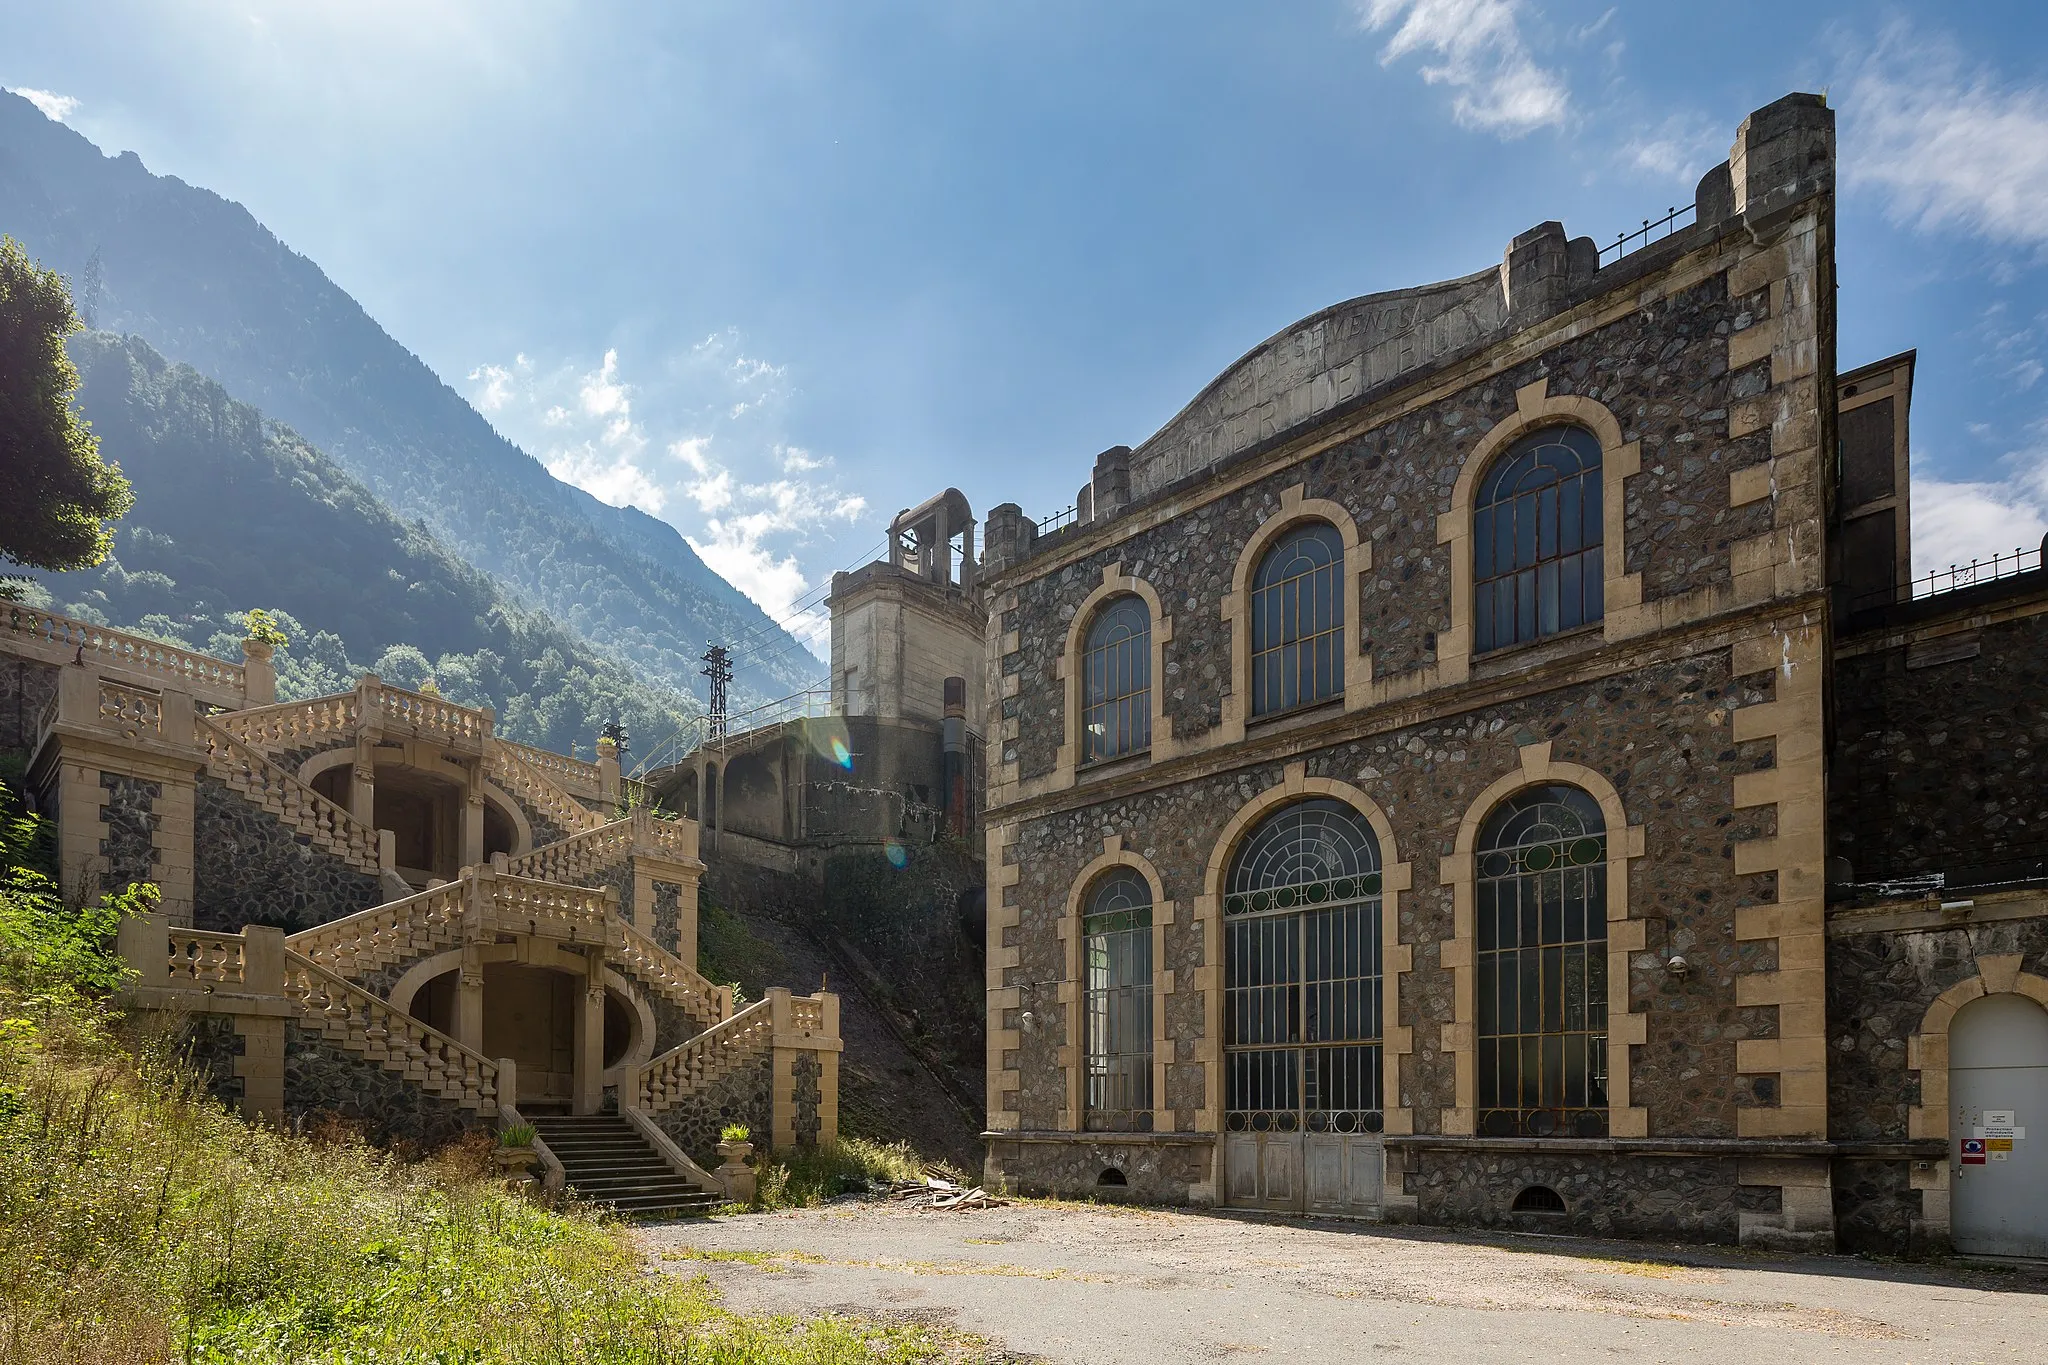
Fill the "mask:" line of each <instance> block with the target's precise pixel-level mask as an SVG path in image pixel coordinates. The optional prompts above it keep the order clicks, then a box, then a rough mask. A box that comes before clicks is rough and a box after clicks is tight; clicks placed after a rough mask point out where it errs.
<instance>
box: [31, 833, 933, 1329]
mask: <svg viewBox="0 0 2048 1365" xmlns="http://www.w3.org/2000/svg"><path fill="white" fill-rule="evenodd" d="M39 838H40V835H39V831H38V829H37V827H36V822H35V821H33V820H31V819H27V818H25V817H22V816H19V815H16V814H14V813H13V808H12V806H11V805H10V806H7V807H5V808H0V859H4V864H0V873H4V881H0V908H4V913H0V1265H5V1266H6V1267H7V1273H6V1274H5V1275H0V1361H5V1362H8V1365H13V1362H24V1365H26V1362H44V1361H49V1362H59V1361H63V1362H70V1361H83V1360H90V1361H95V1362H99V1361H106V1362H123V1363H124V1365H125V1363H126V1362H136V1363H137V1365H140V1363H141V1362H152V1363H154V1362H169V1361H173V1360H181V1361H185V1362H188V1363H190V1365H196V1363H198V1362H207V1363H208V1365H226V1362H230V1361H233V1362H246V1363H247V1365H288V1363H296V1362H317V1363H320V1365H371V1363H372V1362H394V1363H395V1362H436V1363H437V1365H447V1363H450V1362H462V1363H463V1365H488V1363H489V1362H527V1361H592V1362H608V1363H610V1365H657V1363H659V1365H669V1363H670V1362H682V1361H690V1362H698V1363H699V1365H827V1362H849V1363H850V1365H881V1363H884V1362H886V1363H889V1365H898V1363H900V1365H908V1363H909V1362H915V1361H927V1360H933V1359H936V1358H939V1354H940V1352H941V1350H942V1349H945V1348H946V1347H947V1345H948V1343H944V1342H941V1341H938V1340H936V1339H935V1338H934V1337H933V1335H932V1334H931V1333H929V1332H927V1331H924V1330H922V1329H919V1328H916V1327H911V1326H893V1327H892V1326H880V1325H874V1324H868V1323H862V1322H858V1321H850V1320H847V1319H844V1318H818V1319H810V1320H805V1321H801V1322H798V1321H793V1320H790V1319H786V1318H760V1319H755V1318H747V1317H743V1316H740V1315H738V1314H735V1313H731V1312H728V1311H726V1310H724V1309H722V1308H720V1307H719V1306H718V1304H717V1301H716V1299H715V1297H714V1295H713V1294H712V1292H711V1291H710V1289H709V1288H708V1286H707V1285H706V1283H705V1282H704V1281H703V1280H702V1279H692V1280H685V1279H682V1278H680V1277H676V1276H671V1275H665V1274H650V1273H647V1267H646V1266H645V1265H644V1263H643V1260H642V1258H641V1256H640V1255H639V1253H638V1252H637V1251H636V1249H635V1247H634V1245H633V1243H632V1241H631V1239H630V1237H629V1236H628V1234H627V1233H626V1231H625V1230H624V1229H623V1228H622V1227H620V1226H618V1225H616V1224H610V1223H606V1222H604V1221H601V1220H600V1219H598V1218H597V1217H595V1216H592V1215H590V1214H588V1213H584V1212H580V1211H573V1210H572V1211H570V1212H551V1211H549V1210H546V1209H543V1208H540V1207H537V1206H536V1205H533V1204H531V1203H528V1202H526V1201H525V1200H523V1199H521V1198H519V1197H517V1196H516V1195H513V1194H510V1193H507V1192H505V1191H504V1190H503V1189H501V1188H500V1187H499V1186H498V1185H497V1183H496V1182H495V1181H494V1180H493V1179H492V1178H491V1169H490V1167H491V1162H490V1144H489V1141H488V1139H484V1138H477V1139H474V1140H471V1141H468V1142H465V1143H461V1144H457V1145H455V1146H453V1147H451V1148H450V1149H448V1150H446V1151H444V1152H442V1153H440V1154H438V1155H437V1156H436V1157H434V1158H433V1159H432V1160H429V1161H425V1162H417V1163H411V1164H408V1163H404V1162H401V1161H399V1160H397V1159H395V1158H393V1157H392V1156H390V1155H388V1154H385V1153H380V1152H378V1151H375V1150H374V1149H372V1148H370V1147H369V1146H368V1145H366V1144H365V1143H363V1142H362V1141H361V1140H360V1139H359V1138H357V1137H355V1136H354V1135H352V1134H351V1133H350V1132H348V1131H347V1130H346V1129H345V1128H342V1127H339V1126H335V1125H329V1126H328V1127H326V1128H325V1129H322V1130H319V1131H316V1132H314V1133H312V1134H310V1135H307V1134H296V1133H289V1132H282V1131H279V1130H277V1129H274V1128H269V1127H265V1126H261V1125H254V1124H248V1123H244V1122H242V1121H241V1120H240V1119H238V1118H236V1117H235V1116H233V1115H232V1114H230V1113H228V1112H227V1111H226V1110H225V1109H223V1108H222V1107H221V1106H220V1105H219V1104H217V1103H215V1102H214V1101H212V1100H211V1099H209V1098H208V1097H207V1096H206V1094H205V1088H204V1086H203V1085H202V1083H201V1081H200V1079H199V1077H198V1076H197V1075H195V1074H194V1073H193V1072H191V1071H190V1070H189V1069H187V1068H186V1067H184V1066H182V1065H181V1064H180V1060H179V1052H180V1048H179V1046H178V1044H177V1038H176V1037H175V1036H174V1035H170V1034H150V1033H147V1032H143V1031H141V1029H140V1027H139V1026H138V1025H135V1024H124V1023H122V1022H121V1021H119V1020H118V1019H117V1018H116V1017H114V1016H111V1015H109V1014H108V1013H107V1012H106V1009H105V1005H104V1004H103V1002H102V1001H101V999H100V996H101V994H102V993H103V992H104V991H106V990H107V989H109V988H110V987H113V986H116V985H118V984H119V982H120V980H121V976H122V973H121V968H120V966H119V964H118V963H117V962H116V961H115V960H114V958H113V957H112V955H111V953H110V952H109V951H108V944H107V938H108V935H109V934H110V933H111V931H112V928H113V925H114V923H115V921H116V919H117V918H118V912H120V911H124V910H125V909H126V908H128V907H127V906H125V905H123V904H122V903H121V902H119V901H118V900H117V901H112V902H109V903H108V905H106V906H103V907H101V913H97V914H96V913H94V912H88V913H87V914H86V915H84V916H80V917H68V918H69V920H70V922H68V923H67V917H66V916H65V915H64V914H63V912H62V909H61V905H60V904H59V902H58V901H57V899H56V897H55V895H54V894H53V891H52V888H50V887H49V885H48V883H47V879H39V878H38V876H37V874H35V873H34V872H33V871H32V870H31V869H28V868H26V867H24V866H23V865H22V863H23V860H24V859H25V858H26V857H28V856H29V855H30V854H32V853H33V852H34V851H35V850H36V848H37V846H38V839H39ZM135 903H136V904H140V903H142V902H139V901H138V902H135ZM31 1013H35V1014H39V1015H40V1016H41V1017H40V1018H34V1019H32V1018H30V1017H28V1016H29V1015H30V1014H31ZM172 1027H174V1028H182V1027H184V1025H182V1024H177V1025H173V1026H172Z"/></svg>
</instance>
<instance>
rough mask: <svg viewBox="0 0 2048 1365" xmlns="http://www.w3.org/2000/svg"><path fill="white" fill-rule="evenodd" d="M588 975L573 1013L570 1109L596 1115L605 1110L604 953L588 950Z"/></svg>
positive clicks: (598, 950)
mask: <svg viewBox="0 0 2048 1365" xmlns="http://www.w3.org/2000/svg"><path fill="white" fill-rule="evenodd" d="M585 956H586V957H587V958H588V959H589V962H590V970H589V974H588V975H586V976H585V977H584V978H583V994H582V995H581V996H580V997H578V1005H579V1008H578V1009H577V1011H576V1085H575V1096H574V1102H573V1104H572V1106H571V1107H572V1109H573V1110H574V1111H575V1112H576V1113H578V1114H595V1113H596V1112H598V1110H600V1109H602V1108H603V1107H604V950H603V949H602V948H591V949H588V950H587V951H586V953H585Z"/></svg>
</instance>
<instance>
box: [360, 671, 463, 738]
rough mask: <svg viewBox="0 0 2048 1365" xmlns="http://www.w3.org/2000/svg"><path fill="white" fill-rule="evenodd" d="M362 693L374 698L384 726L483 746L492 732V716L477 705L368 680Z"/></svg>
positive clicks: (365, 681)
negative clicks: (462, 703) (401, 727)
mask: <svg viewBox="0 0 2048 1365" xmlns="http://www.w3.org/2000/svg"><path fill="white" fill-rule="evenodd" d="M359 690H361V691H365V692H368V693H369V694H370V695H371V697H372V698H374V701H375V704H376V707H377V710H378V712H379V720H380V723H381V724H383V725H393V724H396V725H400V726H405V727H407V728H410V729H412V730H413V731H415V732H419V733H424V734H429V735H434V736H437V737H439V738H442V739H450V740H456V741H458V742H467V743H469V744H473V745H477V746H481V745H482V744H483V743H484V741H485V740H486V739H488V738H489V737H490V733H491V717H490V714H489V713H488V712H486V711H482V710H479V709H478V708H476V707H474V706H460V705H457V704H456V703H455V702H452V701H449V700H448V699H447V698H445V697H430V696H428V695H427V694H426V693H424V692H413V691H408V690H407V689H406V688H403V687H393V686H392V685H391V684H390V683H387V682H374V683H373V682H370V681H369V680H368V679H365V680H364V683H363V685H362V688H361V689H359Z"/></svg>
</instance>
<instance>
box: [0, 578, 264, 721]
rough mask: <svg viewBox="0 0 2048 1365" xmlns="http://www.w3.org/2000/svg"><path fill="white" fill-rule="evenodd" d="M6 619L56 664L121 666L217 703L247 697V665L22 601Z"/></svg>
mask: <svg viewBox="0 0 2048 1365" xmlns="http://www.w3.org/2000/svg"><path fill="white" fill-rule="evenodd" d="M0 623H4V626H5V628H6V630H7V632H8V633H9V634H10V635H11V636H13V637H14V639H15V641H16V643H17V644H21V643H28V644H31V645H41V646H43V647H44V648H43V649H42V650H40V651H39V652H41V653H43V654H44V655H46V656H47V657H48V658H49V659H50V661H51V662H53V663H72V662H83V663H87V664H94V665H99V666H101V667H106V668H113V669H117V670H119V671H121V672H123V673H127V674H131V675H133V676H135V677H137V678H138V679H148V680H150V681H151V682H152V683H155V684H157V685H161V686H166V687H174V688H177V689H178V690H179V691H183V692H189V693H190V694H192V695H193V696H194V697H197V698H199V699H200V700H201V701H204V702H207V703H209V704H211V705H216V706H239V705H240V704H241V703H242V702H243V700H244V699H245V687H246V679H245V674H244V670H243V667H242V665H240V664H232V663H229V662H227V661H226V660H224V659H216V658H214V657H213V656H212V655H210V654H200V653H197V652H195V651H193V650H189V649H181V648H179V647H178V646H176V645H167V644H165V643H163V642H162V641H161V640H150V639H145V638H144V637H142V636H140V635H130V634H128V633H127V632H126V631H120V630H113V629H110V628H108V627H106V626H96V625H93V624H91V623H90V622H87V621H80V620H76V619H75V618H73V617H69V616H63V615H60V614H58V613H57V612H53V611H43V610H41V609H40V608H36V607H28V606H23V605H21V604H20V603H8V604H6V611H5V615H4V617H0Z"/></svg>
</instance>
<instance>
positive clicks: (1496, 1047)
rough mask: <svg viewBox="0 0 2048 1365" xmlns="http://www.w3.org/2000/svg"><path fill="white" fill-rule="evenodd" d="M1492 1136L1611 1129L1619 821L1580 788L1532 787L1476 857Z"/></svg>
mask: <svg viewBox="0 0 2048 1365" xmlns="http://www.w3.org/2000/svg"><path fill="white" fill-rule="evenodd" d="M1475 856H1476V858H1477V860H1478V874H1479V875H1478V881H1477V886H1476V891H1477V896H1476V920H1477V923H1476V925H1475V928H1476V929H1477V938H1478V963H1477V965H1478V970H1479V1038H1478V1042H1479V1106H1478V1107H1479V1113H1478V1128H1479V1132H1480V1134H1481V1135H1482V1136H1489V1137H1494V1136H1515V1135H1529V1136H1534V1137H1553V1136H1571V1137H1600V1136H1604V1135H1605V1134H1606V1132H1607V828H1606V823H1605V822H1604V821H1603V820H1602V819H1601V816H1600V807H1599V805H1598V804H1597V803H1595V802H1594V800H1593V798H1592V797H1590V796H1588V795H1587V794H1586V793H1585V792H1582V791H1580V790H1579V789H1578V788H1577V787H1563V786H1542V787H1529V788H1527V789H1525V790H1523V791H1520V792H1517V793H1516V794H1515V795H1513V796H1511V797H1509V798H1508V799H1507V800H1505V801H1503V802H1502V803H1501V804H1500V805H1498V806H1496V807H1495V808H1494V809H1493V812H1492V813H1491V814H1490V815H1488V816H1487V817H1486V823H1485V824H1484V825H1482V826H1481V827H1480V831H1479V843H1478V849H1477V853H1476V855H1475Z"/></svg>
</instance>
